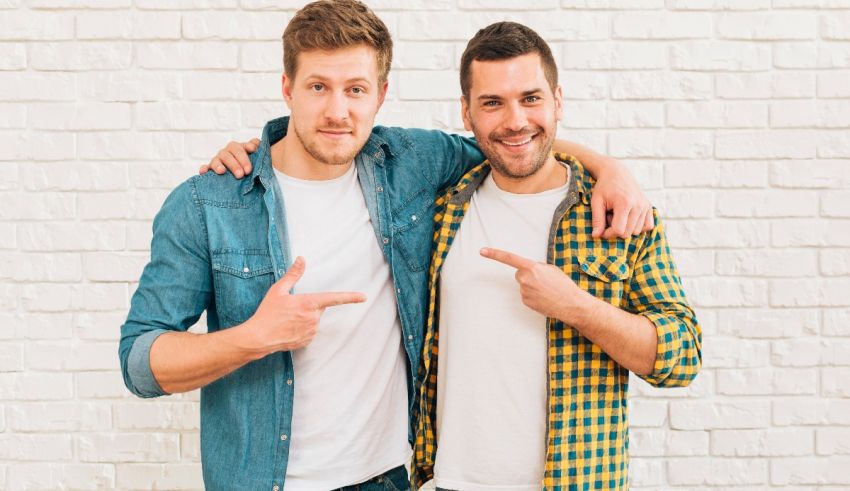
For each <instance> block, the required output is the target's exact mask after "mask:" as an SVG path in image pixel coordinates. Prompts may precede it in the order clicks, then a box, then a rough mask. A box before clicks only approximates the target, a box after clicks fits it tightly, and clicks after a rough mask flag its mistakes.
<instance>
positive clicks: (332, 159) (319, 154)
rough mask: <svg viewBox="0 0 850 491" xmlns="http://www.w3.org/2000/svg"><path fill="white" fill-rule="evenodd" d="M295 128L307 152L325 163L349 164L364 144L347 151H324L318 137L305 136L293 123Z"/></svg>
mask: <svg viewBox="0 0 850 491" xmlns="http://www.w3.org/2000/svg"><path fill="white" fill-rule="evenodd" d="M293 128H294V129H295V136H297V137H298V140H299V141H300V142H301V146H302V147H304V150H306V151H307V153H308V154H309V155H310V156H311V157H313V158H314V159H316V160H317V161H319V162H321V163H323V164H325V165H335V166H336V165H347V164H349V163H351V162H352V161H353V160H354V157H355V156H356V155H357V154H358V153H359V152H360V149H361V148H362V147H363V145H355V147H356V148H353V149H351V150H349V151H348V152H346V153H340V154H333V153H329V152H326V151H324V149H322V148H321V146H320V145H319V144H318V143H317V142H316V139H315V138H314V139H310V138H304V135H303V134H302V132H301V130H299V129H298V126H297V125H293ZM327 128H335V129H340V128H347V127H345V126H337V127H334V126H327Z"/></svg>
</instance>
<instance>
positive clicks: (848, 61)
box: [816, 43, 850, 68]
mask: <svg viewBox="0 0 850 491" xmlns="http://www.w3.org/2000/svg"><path fill="white" fill-rule="evenodd" d="M816 60H817V68H850V46H848V45H847V43H829V44H827V43H824V44H820V45H818V51H817V57H816Z"/></svg>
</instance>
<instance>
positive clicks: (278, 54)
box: [239, 41, 283, 74]
mask: <svg viewBox="0 0 850 491" xmlns="http://www.w3.org/2000/svg"><path fill="white" fill-rule="evenodd" d="M240 44H241V49H240V56H239V68H240V71H243V72H275V73H277V74H280V73H281V72H282V71H283V53H282V48H281V43H280V41H274V42H272V41H268V42H246V43H240Z"/></svg>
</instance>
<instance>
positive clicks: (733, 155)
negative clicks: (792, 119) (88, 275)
mask: <svg viewBox="0 0 850 491" xmlns="http://www.w3.org/2000/svg"><path fill="white" fill-rule="evenodd" d="M816 138H817V137H816V135H815V134H814V133H813V132H812V131H803V130H800V131H797V130H772V131H720V132H718V133H717V135H716V137H715V142H714V152H715V157H716V158H719V159H795V158H813V157H815V156H816V154H817V150H818V141H817V139H816Z"/></svg>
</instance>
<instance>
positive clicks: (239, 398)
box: [119, 118, 483, 490]
mask: <svg viewBox="0 0 850 491" xmlns="http://www.w3.org/2000/svg"><path fill="white" fill-rule="evenodd" d="M288 122H289V119H288V118H280V119H275V120H272V121H270V122H269V123H268V124H266V127H265V128H264V129H263V137H262V141H261V143H260V147H259V149H258V150H257V151H256V152H255V153H254V154H252V155H251V162H252V165H253V172H252V173H251V174H250V175H248V176H246V177H245V178H244V179H242V180H237V179H235V178H234V177H233V176H232V175H230V174H229V173H228V174H224V175H216V174H214V173H212V172H208V173H206V174H204V175H198V176H194V177H192V178H190V179H189V180H187V181H186V182H184V183H183V184H181V185H180V186H178V187H177V189H175V190H174V191H173V192H172V193H171V194H170V195H169V196H168V198H167V199H166V200H165V203H164V204H163V205H162V209H161V210H160V211H159V213H158V214H157V216H156V218H155V219H154V224H153V241H152V244H151V261H150V263H148V265H147V266H146V267H145V269H144V272H143V273H142V278H141V280H140V281H139V287H138V289H137V290H136V292H135V294H134V295H133V299H132V303H131V307H130V313H129V315H128V317H127V321H126V322H125V323H124V325H123V326H122V327H121V342H120V346H119V357H120V360H121V371H122V374H123V376H124V383H125V384H126V385H127V388H128V389H130V391H132V392H133V393H134V394H136V395H137V396H139V397H156V396H161V395H164V394H165V392H164V391H163V390H162V388H161V387H160V386H159V384H158V383H157V381H156V379H155V378H154V377H153V374H152V372H151V367H150V348H151V345H152V344H153V342H154V341H155V340H156V338H157V337H158V336H159V335H161V334H163V333H165V332H168V331H185V330H187V329H188V328H189V327H190V326H192V325H193V324H195V323H196V322H197V321H198V319H199V318H200V316H201V314H202V313H203V312H204V311H206V312H207V329H208V332H215V331H218V330H221V329H226V328H228V327H231V326H234V325H237V324H240V323H242V322H244V321H246V320H247V319H248V318H249V317H251V315H253V313H254V312H255V311H256V309H257V307H258V306H259V304H260V301H261V300H262V299H263V297H264V296H265V293H266V291H268V289H269V288H270V287H271V285H272V284H273V283H274V282H275V281H276V280H278V279H280V277H281V276H283V274H284V273H285V272H286V269H287V268H288V267H289V265H290V264H291V263H292V260H293V259H294V258H292V257H291V254H290V251H289V246H288V236H287V227H286V211H285V210H284V208H283V200H282V199H281V198H282V197H281V193H280V188H279V187H278V186H277V181H276V179H275V177H274V174H273V169H272V165H271V157H270V146H271V145H272V144H273V143H275V142H277V141H278V140H280V139H281V138H283V136H284V135H285V134H286V129H287V124H288ZM481 160H483V156H482V155H481V153H480V151H479V150H478V147H477V146H476V145H475V142H474V141H473V140H470V139H468V138H463V137H460V136H457V135H448V134H445V133H442V132H439V131H428V130H407V129H400V128H386V127H380V126H379V127H375V128H374V129H373V131H372V134H371V135H370V137H369V139H368V141H367V142H366V144H365V146H364V147H363V149H362V150H361V151H360V153H359V154H358V155H357V156H356V158H355V165H356V166H357V172H358V179H359V181H360V186H361V188H362V190H363V195H364V197H365V198H366V206H367V208H368V210H369V215H370V217H371V221H372V226H373V227H374V229H375V240H377V241H378V244H379V245H380V247H381V250H382V251H383V254H384V258H385V259H386V260H387V263H388V264H389V265H390V269H391V271H392V279H393V282H394V285H395V288H396V299H397V301H398V315H399V318H400V319H401V326H402V331H403V332H402V342H403V344H404V349H405V351H406V353H407V359H408V362H409V364H408V373H409V379H408V394H409V407H410V408H411V409H412V403H413V389H414V387H416V385H417V382H418V381H417V380H415V377H416V374H417V371H418V370H417V369H418V366H419V358H420V355H421V352H422V340H423V331H424V319H425V315H426V313H427V298H428V291H427V270H428V266H429V261H430V252H431V242H432V234H433V228H432V224H433V212H434V198H435V196H436V195H437V194H438V192H439V191H440V190H442V189H443V188H445V187H447V186H449V185H451V184H454V182H455V181H457V180H458V179H459V178H460V177H461V176H462V175H463V174H464V173H465V172H466V170H468V169H470V168H472V167H473V166H474V165H476V164H478V163H480V162H481ZM296 383H298V381H297V380H294V376H293V369H292V356H291V354H290V353H289V352H278V353H274V354H271V355H269V356H266V357H265V358H263V359H260V360H257V361H255V362H252V363H248V364H247V365H245V366H243V367H241V368H239V369H238V370H236V371H234V372H232V373H231V374H229V375H227V376H225V377H222V378H220V379H219V380H216V381H215V382H213V383H211V384H209V385H207V386H206V387H203V388H202V389H201V455H202V462H203V473H204V482H205V485H206V487H207V489H212V490H217V489H222V490H232V489H267V490H273V489H274V487H275V486H278V487H279V488H281V489H282V488H283V482H284V477H285V476H286V465H287V460H288V455H289V441H290V439H289V438H288V435H290V434H292V432H293V431H295V432H297V431H298V428H292V427H291V423H292V405H293V395H294V387H295V385H294V384H296ZM284 435H287V437H284ZM410 435H412V430H411V433H410ZM329 471H331V472H332V469H329ZM352 484H354V483H352Z"/></svg>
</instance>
